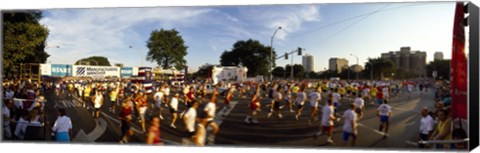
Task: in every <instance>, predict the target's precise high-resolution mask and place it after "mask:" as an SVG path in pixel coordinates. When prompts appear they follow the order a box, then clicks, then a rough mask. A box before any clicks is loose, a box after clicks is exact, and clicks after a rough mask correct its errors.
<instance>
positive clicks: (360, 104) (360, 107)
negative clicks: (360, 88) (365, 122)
mask: <svg viewBox="0 0 480 153" xmlns="http://www.w3.org/2000/svg"><path fill="white" fill-rule="evenodd" d="M353 103H354V104H355V106H356V107H355V108H356V109H355V112H356V113H357V115H358V118H359V119H361V118H363V115H364V114H365V107H364V106H365V101H364V100H363V99H362V95H358V97H357V98H356V99H355V101H353Z"/></svg>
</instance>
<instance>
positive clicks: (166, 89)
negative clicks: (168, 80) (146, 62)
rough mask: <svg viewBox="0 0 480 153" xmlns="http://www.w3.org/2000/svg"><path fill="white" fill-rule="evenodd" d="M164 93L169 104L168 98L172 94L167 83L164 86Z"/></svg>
mask: <svg viewBox="0 0 480 153" xmlns="http://www.w3.org/2000/svg"><path fill="white" fill-rule="evenodd" d="M163 94H164V96H163V97H164V99H165V100H164V102H165V104H168V100H169V99H168V98H169V96H170V87H169V86H168V84H165V86H164V88H163Z"/></svg>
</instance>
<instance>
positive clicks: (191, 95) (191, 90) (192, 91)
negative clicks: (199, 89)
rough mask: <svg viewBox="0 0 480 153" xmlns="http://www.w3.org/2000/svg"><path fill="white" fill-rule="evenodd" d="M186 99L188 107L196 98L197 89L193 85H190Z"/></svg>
mask: <svg viewBox="0 0 480 153" xmlns="http://www.w3.org/2000/svg"><path fill="white" fill-rule="evenodd" d="M185 100H186V101H185V102H186V104H187V107H192V102H193V101H194V100H195V89H194V88H193V86H190V88H189V90H188V92H187V94H185Z"/></svg>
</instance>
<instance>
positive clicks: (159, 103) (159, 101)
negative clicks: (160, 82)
mask: <svg viewBox="0 0 480 153" xmlns="http://www.w3.org/2000/svg"><path fill="white" fill-rule="evenodd" d="M163 96H164V94H163V90H162V88H158V89H157V92H155V94H154V95H153V100H155V109H156V111H158V117H159V118H160V119H161V120H163V116H162V110H163V109H162V101H163Z"/></svg>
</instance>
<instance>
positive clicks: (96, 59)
mask: <svg viewBox="0 0 480 153" xmlns="http://www.w3.org/2000/svg"><path fill="white" fill-rule="evenodd" d="M74 65H95V66H96V65H98V66H111V65H110V62H109V61H108V59H107V58H106V57H103V56H91V57H88V58H82V59H80V60H77V61H76V62H75V64H74Z"/></svg>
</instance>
